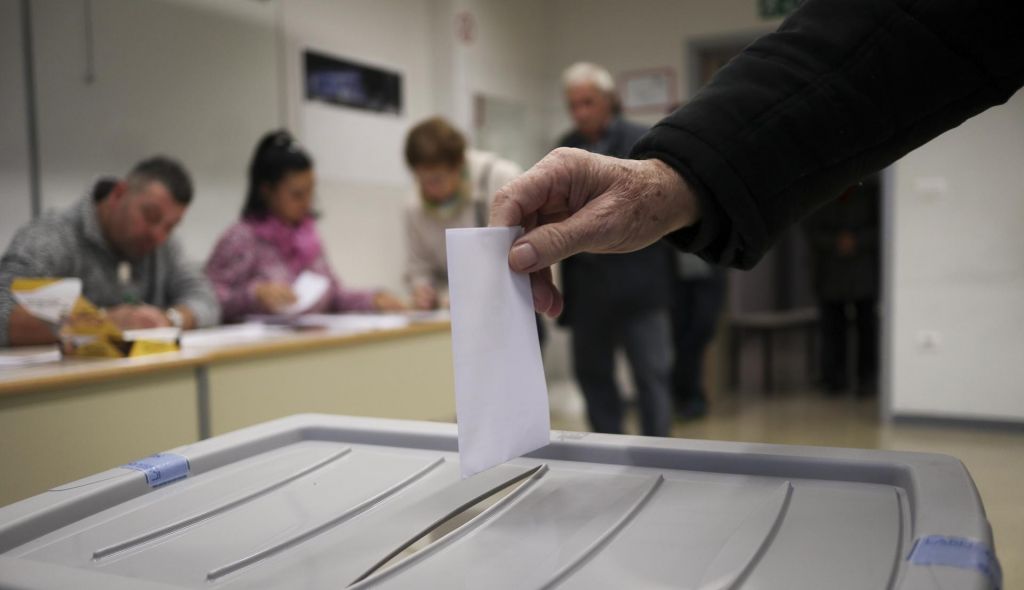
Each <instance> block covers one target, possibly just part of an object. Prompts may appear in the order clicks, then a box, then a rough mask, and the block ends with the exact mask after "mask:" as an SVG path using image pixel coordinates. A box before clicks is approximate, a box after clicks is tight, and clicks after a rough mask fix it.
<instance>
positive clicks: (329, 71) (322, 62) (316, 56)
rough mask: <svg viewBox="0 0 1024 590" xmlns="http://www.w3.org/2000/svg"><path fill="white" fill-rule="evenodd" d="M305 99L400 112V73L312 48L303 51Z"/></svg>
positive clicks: (399, 113)
mask: <svg viewBox="0 0 1024 590" xmlns="http://www.w3.org/2000/svg"><path fill="white" fill-rule="evenodd" d="M303 57H304V60H303V61H304V64H305V85H306V100H309V101H319V102H325V103H328V104H332V105H337V106H342V107H349V108H354V109H362V110H366V111H374V112H378V113H387V114H392V115H401V114H402V75H401V74H400V73H398V72H393V71H390V70H385V69H382V68H378V67H375V66H369V65H365V64H360V63H357V62H354V61H352V60H349V59H343V58H340V57H333V56H329V55H325V54H323V53H318V52H315V51H311V50H308V49H307V50H306V51H305V52H304V55H303Z"/></svg>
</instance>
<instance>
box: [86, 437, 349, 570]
mask: <svg viewBox="0 0 1024 590" xmlns="http://www.w3.org/2000/svg"><path fill="white" fill-rule="evenodd" d="M351 452H352V448H351V447H346V448H344V449H341V450H340V451H338V452H336V453H334V454H332V455H330V456H328V457H326V458H324V459H321V460H320V461H317V462H316V463H313V464H312V465H309V466H307V467H305V468H303V469H300V470H298V471H296V472H295V473H292V474H291V475H288V476H286V477H283V478H281V479H279V480H277V481H274V482H271V483H270V484H268V485H265V486H263V487H261V488H259V489H257V490H254V491H252V492H250V493H248V494H245V495H243V496H240V497H238V498H235V499H233V500H229V501H227V502H224V503H223V504H220V505H218V506H215V507H213V508H210V509H208V510H204V511H202V512H199V513H197V514H193V515H191V516H188V517H185V518H182V519H180V520H177V521H175V522H172V523H170V524H167V525H165V526H162V527H159V528H157V529H153V530H151V531H148V532H145V533H142V534H140V535H137V536H135V537H132V538H130V539H126V540H124V541H121V542H119V543H114V544H112V545H107V546H106V547H103V548H101V549H97V550H95V551H93V553H92V558H93V559H103V558H105V557H109V556H111V555H114V554H117V553H120V552H122V551H126V550H128V549H131V548H133V547H136V546H138V545H142V544H144V543H148V542H151V541H155V540H156V539H159V538H161V537H165V536H167V535H170V534H173V533H175V532H176V531H180V530H181V529H184V528H186V527H189V526H192V525H194V524H197V523H199V522H202V521H205V520H208V519H211V518H215V517H217V516H219V515H221V514H224V513H226V512H228V511H229V510H232V509H234V508H238V507H240V506H242V505H244V504H247V503H249V502H251V501H253V500H255V499H256V498H259V497H261V496H265V495H267V494H269V493H271V492H273V491H275V490H278V489H280V488H282V487H284V486H286V485H288V484H289V483H291V482H293V481H295V480H297V479H299V478H301V477H304V476H307V475H310V474H312V473H314V472H316V471H317V470H319V469H322V468H323V467H326V466H327V465H330V464H331V463H334V462H335V461H337V460H339V459H341V458H342V457H345V456H346V455H348V454H349V453H351Z"/></svg>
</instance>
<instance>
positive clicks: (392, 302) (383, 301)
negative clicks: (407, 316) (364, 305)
mask: <svg viewBox="0 0 1024 590" xmlns="http://www.w3.org/2000/svg"><path fill="white" fill-rule="evenodd" d="M373 307H374V308H375V309H376V310H377V311H405V310H406V309H407V307H406V305H405V303H403V302H402V300H401V299H399V298H398V297H395V296H394V295H392V294H391V293H388V292H387V291H380V292H378V293H376V294H375V295H374V296H373Z"/></svg>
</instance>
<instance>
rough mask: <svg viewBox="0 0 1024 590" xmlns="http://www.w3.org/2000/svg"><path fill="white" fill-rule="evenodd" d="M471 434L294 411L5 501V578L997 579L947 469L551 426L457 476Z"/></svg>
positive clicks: (990, 583)
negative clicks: (503, 458) (516, 449)
mask: <svg viewBox="0 0 1024 590" xmlns="http://www.w3.org/2000/svg"><path fill="white" fill-rule="evenodd" d="M456 441H457V436H456V428H455V425H454V424H439V423H427V422H410V421H398V420H381V419H369V418H350V417H343V416H326V415H299V416H292V417H289V418H284V419H281V420H275V421H273V422H268V423H265V424H261V425H258V426H254V427H250V428H246V429H244V430H239V431H236V432H232V433H229V434H226V435H223V436H218V437H216V438H213V439H210V440H205V441H202V442H198V443H195V444H192V445H188V446H184V447H179V448H177V449H172V450H170V451H168V452H166V453H161V454H159V455H154V456H153V457H149V458H146V459H143V460H140V461H137V462H135V463H133V464H131V465H128V466H124V467H119V468H115V469H111V470H110V471H106V472H104V473H99V474H97V475H95V476H93V477H89V478H86V479H83V480H80V481H77V482H74V483H70V484H67V485H64V486H61V487H58V488H54V489H53V490H50V491H48V492H46V493H44V494H41V495H39V496H36V497H33V498H29V499H27V500H24V501H21V502H18V503H15V504H12V505H10V506H7V507H4V508H2V509H0V587H3V588H18V589H42V588H46V589H49V588H76V589H77V588H80V589H87V590H94V589H95V590H98V589H106V590H120V589H133V590H147V589H150V590H155V589H160V588H162V589H171V588H177V589H181V588H204V589H210V588H217V589H220V588H232V589H233V588H281V589H285V588H287V589H296V588H301V589H318V588H331V589H338V588H487V589H493V588H693V589H702V590H703V589H707V590H711V589H714V590H724V589H728V588H746V589H757V590H802V589H807V590H880V589H900V590H926V589H927V590H940V589H941V590H972V589H988V590H992V589H995V588H998V587H999V585H1000V574H999V565H998V561H997V560H996V556H995V554H994V549H993V547H992V535H991V530H990V528H989V525H988V523H987V521H986V520H985V512H984V509H983V508H982V504H981V501H980V499H979V497H978V493H977V491H976V490H975V487H974V485H973V483H972V481H971V478H970V476H969V475H968V473H967V471H966V470H965V469H964V467H963V465H962V464H961V463H960V462H959V461H957V460H956V459H953V458H951V457H947V456H942V455H932V454H921V453H902V452H885V451H863V450H850V449H831V448H815V447H794V446H775V445H760V444H745V443H723V442H710V441H699V440H680V439H655V438H644V437H630V436H611V435H599V434H582V433H569V432H557V431H556V432H553V433H552V443H551V444H550V445H549V446H547V447H545V448H543V449H541V450H539V451H536V452H534V453H532V454H531V455H528V456H526V457H522V458H519V459H515V460H513V461H511V462H509V463H506V464H504V465H500V466H498V467H495V468H493V469H490V470H487V471H484V472H482V473H480V474H477V475H475V476H473V477H469V478H466V479H462V478H460V476H459V465H458V452H457V442H456ZM3 477H17V474H16V473H5V474H3Z"/></svg>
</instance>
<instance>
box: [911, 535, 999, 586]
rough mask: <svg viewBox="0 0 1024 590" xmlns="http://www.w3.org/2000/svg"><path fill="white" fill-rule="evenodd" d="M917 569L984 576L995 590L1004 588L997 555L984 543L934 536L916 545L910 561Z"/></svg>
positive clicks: (960, 538)
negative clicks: (944, 568) (952, 570)
mask: <svg viewBox="0 0 1024 590" xmlns="http://www.w3.org/2000/svg"><path fill="white" fill-rule="evenodd" d="M907 559H908V561H910V563H912V564H914V565H943V566H947V567H955V568H960V569H968V570H975V571H978V572H981V573H982V574H984V575H985V576H987V577H988V578H989V579H990V580H991V581H992V586H993V588H995V590H1000V589H1001V588H1002V587H1003V570H1002V568H1001V567H1000V566H999V560H998V559H997V558H996V554H995V553H994V552H993V551H992V549H990V548H989V547H988V545H986V544H984V543H982V542H981V541H976V540H974V539H965V538H963V537H945V536H942V535H931V536H928V537H921V538H920V539H918V540H917V541H915V542H914V548H913V549H911V550H910V557H909V558H907Z"/></svg>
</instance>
